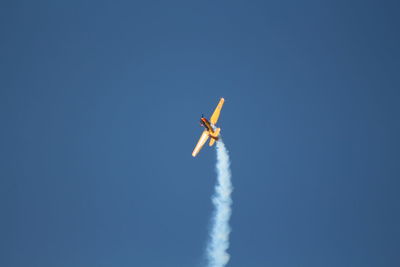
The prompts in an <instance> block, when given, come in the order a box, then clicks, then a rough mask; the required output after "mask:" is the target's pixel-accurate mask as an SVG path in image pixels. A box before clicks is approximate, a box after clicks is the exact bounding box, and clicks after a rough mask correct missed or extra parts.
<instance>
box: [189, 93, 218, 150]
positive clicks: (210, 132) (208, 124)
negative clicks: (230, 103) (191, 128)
mask: <svg viewBox="0 0 400 267" xmlns="http://www.w3.org/2000/svg"><path fill="white" fill-rule="evenodd" d="M224 101H225V99H223V98H221V99H220V100H219V103H218V106H217V107H216V109H215V110H214V113H213V114H212V116H211V119H210V121H208V120H207V119H206V118H204V117H203V116H201V119H200V125H201V126H203V127H204V128H206V129H205V130H204V132H203V133H202V134H201V136H200V139H199V141H198V142H197V145H196V147H195V148H194V150H193V152H192V156H193V157H196V155H197V154H198V153H199V152H200V150H201V148H202V147H203V146H204V144H205V143H206V142H207V140H208V137H211V140H210V146H212V145H213V144H214V143H215V141H216V140H218V136H219V132H220V131H221V128H216V127H215V124H216V123H217V121H218V118H219V114H220V112H221V109H222V106H223V105H224Z"/></svg>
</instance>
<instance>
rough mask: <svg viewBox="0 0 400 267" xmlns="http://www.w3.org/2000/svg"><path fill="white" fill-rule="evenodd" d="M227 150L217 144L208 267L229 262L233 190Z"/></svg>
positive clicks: (223, 145) (220, 140)
mask: <svg viewBox="0 0 400 267" xmlns="http://www.w3.org/2000/svg"><path fill="white" fill-rule="evenodd" d="M229 165H230V161H229V154H228V150H226V147H225V144H224V143H223V142H222V139H219V141H218V142H217V165H216V170H217V176H218V177H217V184H216V185H215V193H214V196H213V198H212V201H213V203H214V208H215V213H214V217H213V219H212V229H211V233H210V241H209V243H208V245H207V257H208V266H209V267H223V266H225V265H226V264H227V263H228V261H229V257H230V256H229V254H228V253H227V249H228V248H229V233H230V231H231V229H230V227H229V218H230V217H231V213H232V209H231V205H232V199H231V193H232V190H233V187H232V182H231V170H230V167H229Z"/></svg>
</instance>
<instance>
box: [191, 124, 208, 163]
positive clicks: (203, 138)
mask: <svg viewBox="0 0 400 267" xmlns="http://www.w3.org/2000/svg"><path fill="white" fill-rule="evenodd" d="M207 139H208V131H207V130H204V132H203V133H202V134H201V136H200V139H199V141H198V142H197V145H196V147H195V148H194V150H193V152H192V156H193V157H196V155H197V153H199V152H200V150H201V148H202V147H203V146H204V144H205V143H206V142H207Z"/></svg>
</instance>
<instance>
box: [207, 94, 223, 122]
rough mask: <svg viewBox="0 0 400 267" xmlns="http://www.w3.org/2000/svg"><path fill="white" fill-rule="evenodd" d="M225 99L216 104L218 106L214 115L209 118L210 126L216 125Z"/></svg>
mask: <svg viewBox="0 0 400 267" xmlns="http://www.w3.org/2000/svg"><path fill="white" fill-rule="evenodd" d="M224 102H225V99H223V98H221V100H220V101H219V103H218V106H217V107H216V109H215V110H214V113H213V114H212V116H211V119H210V122H211V124H214V125H215V124H216V123H217V121H218V118H219V113H220V112H221V109H222V106H223V105H224Z"/></svg>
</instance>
